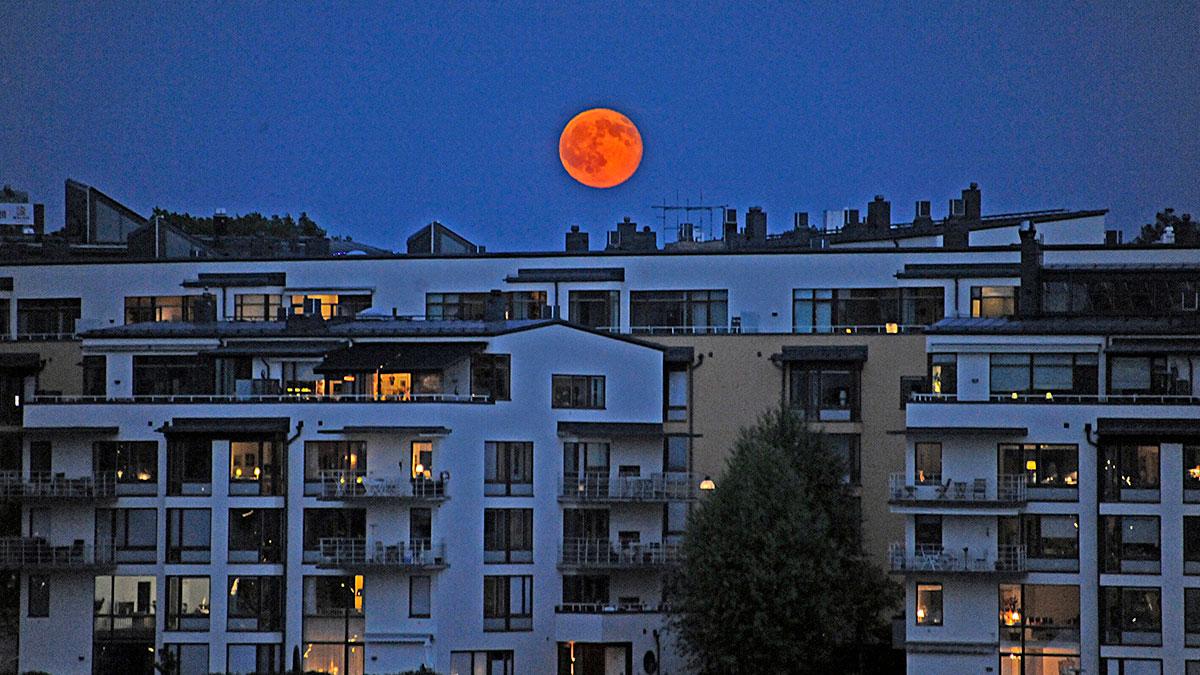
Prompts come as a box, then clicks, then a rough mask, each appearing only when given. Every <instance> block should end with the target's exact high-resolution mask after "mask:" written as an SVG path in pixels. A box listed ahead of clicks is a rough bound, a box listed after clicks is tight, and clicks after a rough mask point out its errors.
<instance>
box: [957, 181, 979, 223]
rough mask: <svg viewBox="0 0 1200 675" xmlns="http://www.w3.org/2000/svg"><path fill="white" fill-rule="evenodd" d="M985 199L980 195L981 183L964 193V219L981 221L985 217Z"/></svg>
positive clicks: (973, 184) (975, 184)
mask: <svg viewBox="0 0 1200 675" xmlns="http://www.w3.org/2000/svg"><path fill="white" fill-rule="evenodd" d="M982 200H983V198H982V196H981V195H980V193H979V183H971V186H970V187H968V188H967V189H966V190H963V191H962V202H963V217H964V218H966V219H967V220H979V219H980V218H982V217H983V201H982Z"/></svg>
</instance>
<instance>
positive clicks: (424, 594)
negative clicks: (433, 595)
mask: <svg viewBox="0 0 1200 675" xmlns="http://www.w3.org/2000/svg"><path fill="white" fill-rule="evenodd" d="M431 581H432V580H431V578H430V577H419V576H414V577H409V578H408V615H409V616H410V617H412V618H417V619H428V618H429V617H430V593H429V589H430V585H431Z"/></svg>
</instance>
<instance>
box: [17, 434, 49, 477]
mask: <svg viewBox="0 0 1200 675" xmlns="http://www.w3.org/2000/svg"><path fill="white" fill-rule="evenodd" d="M18 454H19V451H18ZM53 457H54V448H53V446H52V445H51V444H50V441H29V475H30V477H31V478H32V477H35V476H45V477H46V478H49V477H50V474H51V473H52V469H51V464H52V460H53ZM18 470H19V469H18Z"/></svg>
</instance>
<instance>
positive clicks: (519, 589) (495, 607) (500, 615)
mask: <svg viewBox="0 0 1200 675" xmlns="http://www.w3.org/2000/svg"><path fill="white" fill-rule="evenodd" d="M483 629H484V630H485V631H526V630H533V576H531V575H520V576H492V575H485V576H484V577H483Z"/></svg>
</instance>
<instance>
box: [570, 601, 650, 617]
mask: <svg viewBox="0 0 1200 675" xmlns="http://www.w3.org/2000/svg"><path fill="white" fill-rule="evenodd" d="M554 611H555V612H557V613H558V614H658V613H661V612H665V611H667V606H666V605H665V604H660V603H654V604H651V603H645V602H634V603H629V602H564V603H563V604H561V605H555V607H554Z"/></svg>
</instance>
